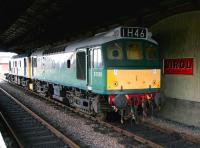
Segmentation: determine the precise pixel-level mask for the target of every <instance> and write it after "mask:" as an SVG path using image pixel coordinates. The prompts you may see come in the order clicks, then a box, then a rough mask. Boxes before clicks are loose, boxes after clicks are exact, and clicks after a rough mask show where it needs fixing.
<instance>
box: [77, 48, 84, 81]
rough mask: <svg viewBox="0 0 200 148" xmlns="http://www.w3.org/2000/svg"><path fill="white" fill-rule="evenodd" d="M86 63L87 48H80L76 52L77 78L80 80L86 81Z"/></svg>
mask: <svg viewBox="0 0 200 148" xmlns="http://www.w3.org/2000/svg"><path fill="white" fill-rule="evenodd" d="M86 64H87V60H86V49H78V50H77V52H76V78H77V79H78V80H83V81H86V76H87V71H86V68H87V66H86Z"/></svg>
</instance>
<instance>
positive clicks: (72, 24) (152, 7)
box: [0, 0, 200, 127]
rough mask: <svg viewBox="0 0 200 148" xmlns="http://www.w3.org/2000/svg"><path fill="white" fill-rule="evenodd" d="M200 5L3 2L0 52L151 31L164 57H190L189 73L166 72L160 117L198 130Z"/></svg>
mask: <svg viewBox="0 0 200 148" xmlns="http://www.w3.org/2000/svg"><path fill="white" fill-rule="evenodd" d="M199 25H200V1H198V0H170V1H168V0H163V1H159V0H149V1H144V0H140V1H138V0H134V1H133V2H128V1H127V2H126V1H110V2H109V3H108V2H106V1H98V2H96V1H76V0H75V1H66V0H61V1H56V0H21V1H11V0H0V51H4V52H15V53H18V54H22V53H27V52H32V51H33V50H35V49H36V48H39V47H41V46H44V45H55V44H60V43H66V42H69V41H73V40H76V39H79V38H85V37H89V36H93V35H94V34H96V33H99V32H103V31H106V30H109V29H111V28H114V27H117V26H142V27H148V28H149V29H150V31H151V32H152V34H153V38H154V39H155V40H157V42H158V43H159V44H160V50H161V59H162V60H164V59H180V58H190V59H192V63H193V67H192V73H191V74H166V73H164V68H163V73H162V85H161V86H162V90H161V92H162V93H163V97H164V98H165V105H164V107H163V110H161V112H160V113H159V115H160V116H161V117H163V118H167V119H170V120H174V121H177V122H181V123H186V124H188V125H193V126H198V127H200V116H199V114H200V92H199V89H200V79H199V77H200V68H199V62H200V61H199V59H200V52H199V50H200V42H199V39H200V28H199Z"/></svg>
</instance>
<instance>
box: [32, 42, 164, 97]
mask: <svg viewBox="0 0 200 148" xmlns="http://www.w3.org/2000/svg"><path fill="white" fill-rule="evenodd" d="M127 40H128V41H130V39H120V40H117V41H115V42H120V43H122V44H123V49H124V48H125V47H124V46H125V44H126V42H127ZM137 41H140V42H141V44H143V43H144V42H148V41H143V40H137ZM109 43H110V42H108V43H105V44H102V45H98V47H101V49H102V58H103V65H102V67H101V68H88V66H86V72H87V74H86V79H85V80H79V79H77V77H76V52H77V51H76V52H69V53H59V54H58V53H57V54H51V55H43V56H41V57H37V67H36V68H34V75H33V78H34V79H38V80H42V81H47V82H52V83H56V84H60V85H64V86H73V87H77V88H80V89H84V90H88V86H90V87H91V88H92V92H94V93H100V94H113V93H123V94H127V93H141V92H144V91H145V92H146V91H147V92H148V90H144V91H143V90H124V91H118V92H116V91H115V92H112V91H107V90H106V88H107V78H106V77H107V69H109V68H116V69H121V68H122V69H144V68H147V69H150V68H159V67H160V60H159V59H158V60H155V61H153V62H150V61H148V60H146V59H145V58H144V59H143V60H140V61H138V60H125V59H126V57H124V59H123V60H122V61H115V60H114V61H109V60H108V59H107V58H106V57H107V56H106V48H107V45H108V44H109ZM88 50H89V48H81V51H85V52H86V53H87V54H88V53H89V52H88ZM142 50H144V49H143V48H142ZM123 52H124V55H126V54H125V50H124V51H123ZM143 54H144V57H145V52H144V51H143ZM157 54H159V53H157ZM86 57H87V56H86ZM67 60H70V62H71V66H70V68H67ZM86 64H87V65H88V62H87V60H86ZM87 69H88V71H87ZM87 79H88V80H87ZM89 90H90V88H89ZM149 91H150V92H153V91H157V90H153V89H151V90H149Z"/></svg>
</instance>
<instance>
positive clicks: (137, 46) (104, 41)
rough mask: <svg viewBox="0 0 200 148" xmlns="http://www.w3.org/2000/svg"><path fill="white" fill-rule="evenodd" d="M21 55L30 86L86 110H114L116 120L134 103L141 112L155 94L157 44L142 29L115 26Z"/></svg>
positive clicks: (134, 110)
mask: <svg viewBox="0 0 200 148" xmlns="http://www.w3.org/2000/svg"><path fill="white" fill-rule="evenodd" d="M27 59H28V61H29V62H28V63H29V64H28V65H29V67H26V69H27V71H26V73H27V75H25V73H24V77H25V76H27V79H28V78H29V77H30V75H31V81H29V88H30V89H31V90H33V91H37V92H38V93H40V94H42V95H44V96H47V97H50V98H54V99H57V100H60V101H63V102H65V103H67V104H68V105H70V106H73V107H77V108H79V110H81V111H83V112H87V113H89V114H97V115H100V116H101V115H102V116H103V117H105V116H106V114H107V113H108V112H110V111H116V112H119V113H120V114H121V117H122V121H123V118H124V116H125V115H128V116H129V115H130V114H131V116H132V118H135V117H136V116H137V113H138V109H139V108H142V110H143V112H144V113H146V110H147V108H148V109H149V108H151V107H153V106H154V105H155V101H154V98H156V96H157V94H159V89H160V76H161V69H160V66H161V63H160V59H159V49H158V44H157V42H156V41H154V40H153V39H151V36H150V34H149V32H148V30H147V29H146V28H139V27H119V28H116V29H114V30H111V31H109V32H106V33H102V34H99V35H96V36H94V37H92V38H89V39H86V40H79V41H77V42H73V43H69V44H66V45H62V46H58V47H52V48H47V49H39V50H38V51H36V52H34V53H32V55H31V57H27ZM11 63H12V62H11ZM11 69H12V68H11ZM21 71H23V70H21ZM21 71H20V72H21ZM12 72H13V71H12V70H11V73H12ZM24 72H25V70H24ZM30 73H31V74H30ZM17 75H20V73H19V72H18V73H17ZM156 105H157V104H156ZM139 110H141V109H139Z"/></svg>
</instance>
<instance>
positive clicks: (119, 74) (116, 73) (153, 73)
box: [107, 69, 161, 90]
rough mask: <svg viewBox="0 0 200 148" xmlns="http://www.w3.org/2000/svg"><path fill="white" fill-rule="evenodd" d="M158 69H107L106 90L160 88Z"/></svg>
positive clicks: (159, 72)
mask: <svg viewBox="0 0 200 148" xmlns="http://www.w3.org/2000/svg"><path fill="white" fill-rule="evenodd" d="M160 75H161V71H160V69H140V70H122V69H109V70H107V90H121V89H123V90H124V89H148V88H160Z"/></svg>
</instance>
